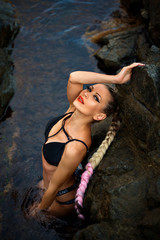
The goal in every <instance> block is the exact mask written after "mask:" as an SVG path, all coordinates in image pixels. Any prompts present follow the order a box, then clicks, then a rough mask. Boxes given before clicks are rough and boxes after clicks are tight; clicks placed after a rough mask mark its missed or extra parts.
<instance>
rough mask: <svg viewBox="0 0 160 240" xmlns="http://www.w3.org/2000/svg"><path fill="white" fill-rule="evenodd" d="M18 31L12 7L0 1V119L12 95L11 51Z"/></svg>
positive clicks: (13, 86)
mask: <svg viewBox="0 0 160 240" xmlns="http://www.w3.org/2000/svg"><path fill="white" fill-rule="evenodd" d="M18 31H19V26H18V23H17V22H16V21H15V17H14V11H13V7H12V6H11V4H10V3H8V2H5V1H2V0H0V118H1V117H2V116H3V115H4V114H5V110H6V108H7V106H8V104H9V102H10V100H11V98H12V97H13V95H14V88H15V83H14V78H13V62H12V57H11V53H12V49H13V41H14V39H15V37H16V35H17V33H18Z"/></svg>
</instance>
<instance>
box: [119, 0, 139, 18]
mask: <svg viewBox="0 0 160 240" xmlns="http://www.w3.org/2000/svg"><path fill="white" fill-rule="evenodd" d="M120 2H121V4H122V6H123V7H124V8H125V9H126V10H127V11H128V12H129V13H130V14H133V15H138V14H140V9H142V7H143V0H120Z"/></svg>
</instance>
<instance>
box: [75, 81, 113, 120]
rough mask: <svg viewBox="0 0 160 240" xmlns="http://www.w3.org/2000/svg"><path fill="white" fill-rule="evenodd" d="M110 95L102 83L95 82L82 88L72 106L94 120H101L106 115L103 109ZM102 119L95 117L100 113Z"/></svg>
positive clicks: (110, 97)
mask: <svg viewBox="0 0 160 240" xmlns="http://www.w3.org/2000/svg"><path fill="white" fill-rule="evenodd" d="M111 99H112V96H111V94H110V92H109V90H108V89H107V87H106V86H104V85H103V84H95V85H93V86H90V87H88V88H87V89H85V90H83V91H82V92H81V93H80V94H79V96H78V97H77V98H76V99H75V101H74V102H73V104H74V106H75V107H76V108H77V110H79V111H80V112H82V113H83V114H85V115H87V116H92V117H93V119H94V120H103V119H104V118H105V117H106V116H104V115H105V114H104V113H103V109H104V108H105V107H106V106H107V104H108V102H109V101H110V100H111ZM102 113H103V114H104V115H103V119H96V118H97V117H98V116H100V114H102Z"/></svg>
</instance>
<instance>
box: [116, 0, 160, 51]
mask: <svg viewBox="0 0 160 240" xmlns="http://www.w3.org/2000/svg"><path fill="white" fill-rule="evenodd" d="M121 4H122V7H124V8H125V9H126V10H127V11H128V12H129V13H130V14H131V15H136V16H137V15H139V16H140V15H141V16H142V17H143V18H144V19H145V20H147V24H148V31H149V35H150V38H151V39H152V41H153V42H152V44H155V45H157V46H158V47H160V32H159V29H160V21H159V19H160V5H159V0H153V1H149V0H143V1H142V0H136V1H135V0H127V1H126V0H121Z"/></svg>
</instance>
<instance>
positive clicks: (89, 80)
mask: <svg viewBox="0 0 160 240" xmlns="http://www.w3.org/2000/svg"><path fill="white" fill-rule="evenodd" d="M137 66H144V64H141V63H133V64H131V65H130V66H127V67H124V68H123V69H122V70H121V71H120V72H119V73H118V74H117V75H115V76H113V75H106V74H99V73H93V72H83V71H82V72H81V71H77V72H73V73H71V74H70V77H69V80H68V86H67V97H68V101H69V104H70V106H69V108H68V110H67V112H66V113H65V114H64V115H63V116H61V117H58V118H56V119H53V120H52V121H51V122H49V123H48V125H47V127H46V131H45V138H46V139H45V143H44V145H43V148H42V165H43V180H42V181H41V183H40V185H39V186H40V187H41V188H43V189H44V190H45V193H44V195H43V197H42V200H41V202H40V203H39V204H38V206H37V207H35V206H34V207H32V209H31V215H35V214H36V213H37V212H38V211H41V210H47V212H50V213H51V214H53V215H54V216H56V217H62V216H66V215H68V214H71V213H74V211H75V210H74V199H75V194H76V190H77V187H78V183H79V180H78V177H77V175H76V174H75V173H76V172H77V168H78V166H79V165H80V163H81V162H82V161H83V159H84V157H85V155H86V153H87V151H88V149H89V147H90V145H91V124H92V123H93V122H94V121H101V120H104V119H105V118H106V117H107V113H106V112H105V109H106V107H108V106H109V105H112V104H113V102H114V99H113V95H112V94H111V92H110V91H109V88H107V87H106V86H105V85H104V84H123V83H125V82H127V81H128V80H129V79H130V77H131V73H132V69H133V68H134V67H137ZM83 84H94V85H93V86H91V87H89V88H87V89H85V90H83Z"/></svg>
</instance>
